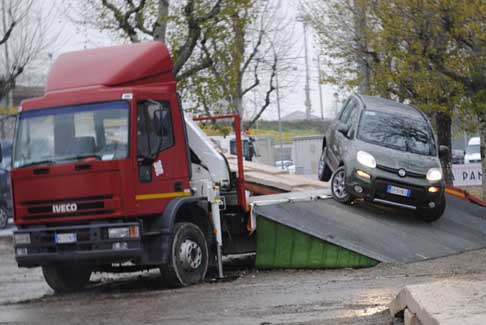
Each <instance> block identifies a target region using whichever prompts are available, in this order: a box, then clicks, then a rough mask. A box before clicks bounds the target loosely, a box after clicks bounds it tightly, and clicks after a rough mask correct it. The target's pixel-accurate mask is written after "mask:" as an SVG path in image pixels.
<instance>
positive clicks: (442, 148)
mask: <svg viewBox="0 0 486 325" xmlns="http://www.w3.org/2000/svg"><path fill="white" fill-rule="evenodd" d="M448 154H449V147H448V146H439V157H446V156H447V155H448Z"/></svg>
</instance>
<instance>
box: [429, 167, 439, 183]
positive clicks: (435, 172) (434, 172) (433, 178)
mask: <svg viewBox="0 0 486 325" xmlns="http://www.w3.org/2000/svg"><path fill="white" fill-rule="evenodd" d="M441 179H442V169H440V168H431V169H429V171H428V172H427V180H428V181H429V182H437V181H440V180H441Z"/></svg>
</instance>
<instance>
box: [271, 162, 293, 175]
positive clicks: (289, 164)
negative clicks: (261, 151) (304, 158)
mask: <svg viewBox="0 0 486 325" xmlns="http://www.w3.org/2000/svg"><path fill="white" fill-rule="evenodd" d="M275 166H276V167H277V168H280V169H283V170H286V171H288V172H289V174H295V164H294V162H293V161H292V160H277V161H276V162H275Z"/></svg>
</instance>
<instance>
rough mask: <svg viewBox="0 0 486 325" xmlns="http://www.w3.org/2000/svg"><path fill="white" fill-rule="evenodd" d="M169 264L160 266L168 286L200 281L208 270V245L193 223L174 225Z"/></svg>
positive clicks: (187, 284) (184, 285) (183, 285)
mask: <svg viewBox="0 0 486 325" xmlns="http://www.w3.org/2000/svg"><path fill="white" fill-rule="evenodd" d="M170 249H171V251H170V256H169V264H168V265H163V266H161V267H160V273H161V274H162V279H163V281H164V282H165V283H166V284H167V285H168V286H170V287H174V288H178V287H186V286H189V285H191V284H195V283H198V282H201V281H203V280H204V278H205V277H206V272H207V270H208V245H207V242H206V238H205V237H204V234H203V233H202V231H201V230H200V229H199V227H197V226H196V225H195V224H193V223H189V222H181V223H176V224H175V226H174V233H173V237H172V243H171V248H170Z"/></svg>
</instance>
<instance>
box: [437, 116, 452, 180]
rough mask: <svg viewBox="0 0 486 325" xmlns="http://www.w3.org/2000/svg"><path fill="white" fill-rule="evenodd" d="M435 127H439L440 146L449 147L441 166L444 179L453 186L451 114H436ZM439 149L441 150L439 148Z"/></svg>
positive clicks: (441, 160)
mask: <svg viewBox="0 0 486 325" xmlns="http://www.w3.org/2000/svg"><path fill="white" fill-rule="evenodd" d="M434 117H435V125H436V127H437V138H438V142H439V146H447V147H448V148H449V153H448V154H447V155H446V156H445V157H440V164H441V165H442V171H443V172H444V179H445V181H446V184H447V185H452V180H453V176H452V164H451V162H452V151H451V147H452V140H451V126H452V119H451V117H450V115H449V114H447V113H444V112H436V113H435V114H434ZM437 149H439V148H437Z"/></svg>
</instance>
